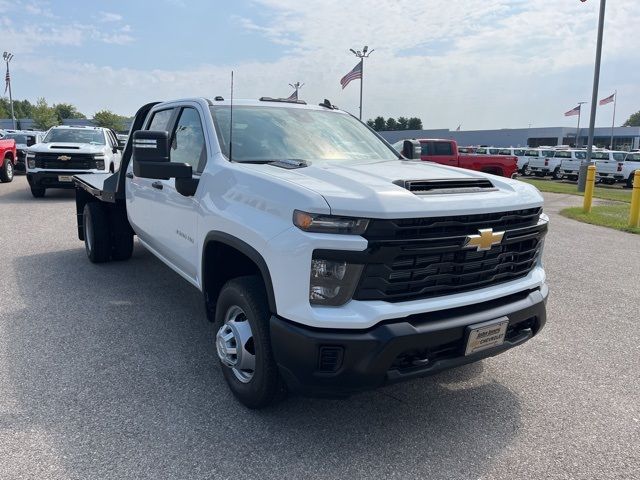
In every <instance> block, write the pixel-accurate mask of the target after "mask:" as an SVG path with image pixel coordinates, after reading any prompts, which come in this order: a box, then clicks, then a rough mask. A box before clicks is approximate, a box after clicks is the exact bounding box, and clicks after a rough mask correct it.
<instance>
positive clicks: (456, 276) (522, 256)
mask: <svg viewBox="0 0 640 480" xmlns="http://www.w3.org/2000/svg"><path fill="white" fill-rule="evenodd" d="M540 213H541V209H539V208H536V209H528V210H519V211H514V212H502V213H498V214H482V215H466V216H455V217H441V218H430V219H411V220H372V221H371V223H370V225H369V229H368V230H367V232H366V233H365V235H364V236H365V238H367V239H368V240H369V245H368V248H367V250H365V251H364V252H360V254H359V255H358V257H359V258H352V259H350V262H360V263H364V264H365V268H364V271H363V273H362V277H361V279H360V283H359V285H358V287H357V289H356V292H355V294H354V299H356V300H385V301H389V302H399V301H408V300H416V299H424V298H431V297H437V296H442V295H450V294H455V293H460V292H465V291H469V290H475V289H479V288H483V287H488V286H490V285H496V284H499V283H503V282H508V281H511V280H515V279H518V278H522V277H525V276H526V275H528V274H529V272H531V270H532V269H533V268H534V267H535V265H536V262H537V261H538V258H539V256H540V254H541V250H542V240H543V238H544V235H545V234H546V231H547V224H546V223H540V222H539V217H540ZM390 225H395V226H396V228H395V229H393V228H391V227H390ZM484 228H493V230H494V231H495V232H497V231H504V232H505V235H504V237H503V240H502V242H501V243H500V244H498V245H495V246H493V247H492V248H491V249H490V250H485V251H478V250H477V249H475V248H473V249H465V248H463V247H464V245H465V240H466V237H467V235H475V234H478V230H479V229H484Z"/></svg>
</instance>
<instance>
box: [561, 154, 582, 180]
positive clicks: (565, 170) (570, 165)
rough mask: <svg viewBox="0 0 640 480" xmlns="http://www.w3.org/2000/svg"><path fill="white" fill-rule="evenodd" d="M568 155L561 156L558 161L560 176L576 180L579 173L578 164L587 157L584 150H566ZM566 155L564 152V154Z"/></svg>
mask: <svg viewBox="0 0 640 480" xmlns="http://www.w3.org/2000/svg"><path fill="white" fill-rule="evenodd" d="M568 152H569V157H568V158H563V159H562V162H561V163H560V173H561V175H562V177H561V178H566V179H569V180H572V181H576V180H578V175H579V174H580V165H581V164H582V162H584V161H585V159H586V158H587V151H586V150H574V149H571V150H568ZM565 155H566V154H565Z"/></svg>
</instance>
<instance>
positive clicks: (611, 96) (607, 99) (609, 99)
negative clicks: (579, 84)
mask: <svg viewBox="0 0 640 480" xmlns="http://www.w3.org/2000/svg"><path fill="white" fill-rule="evenodd" d="M615 98H616V94H615V93H614V94H613V95H610V96H608V97H607V98H603V99H602V100H600V105H606V104H607V103H612V102H613V100H614V99H615Z"/></svg>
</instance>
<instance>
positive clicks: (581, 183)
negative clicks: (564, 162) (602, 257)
mask: <svg viewBox="0 0 640 480" xmlns="http://www.w3.org/2000/svg"><path fill="white" fill-rule="evenodd" d="M606 4H607V0H600V16H599V17H598V41H597V43H596V65H595V68H594V71H593V92H592V93H591V118H590V119H589V141H588V142H587V158H586V159H585V160H584V161H583V162H582V163H581V164H580V173H579V176H578V191H579V192H584V189H585V186H586V183H587V168H588V167H589V165H590V164H591V153H592V152H593V131H594V129H595V126H596V106H597V102H598V85H599V84H600V60H601V59H602V35H603V31H604V11H605V6H606Z"/></svg>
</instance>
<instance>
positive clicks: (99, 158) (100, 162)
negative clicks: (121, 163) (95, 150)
mask: <svg viewBox="0 0 640 480" xmlns="http://www.w3.org/2000/svg"><path fill="white" fill-rule="evenodd" d="M93 159H94V160H95V161H96V169H98V170H104V155H94V156H93Z"/></svg>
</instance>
